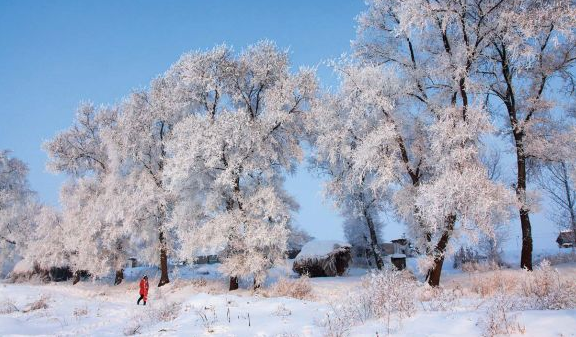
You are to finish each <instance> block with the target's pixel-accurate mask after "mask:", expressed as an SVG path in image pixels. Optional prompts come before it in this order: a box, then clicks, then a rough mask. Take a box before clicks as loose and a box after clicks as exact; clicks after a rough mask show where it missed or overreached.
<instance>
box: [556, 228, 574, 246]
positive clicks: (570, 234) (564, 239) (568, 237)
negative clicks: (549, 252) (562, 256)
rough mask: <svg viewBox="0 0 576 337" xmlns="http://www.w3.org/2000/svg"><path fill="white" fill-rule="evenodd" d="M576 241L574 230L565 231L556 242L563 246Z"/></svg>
mask: <svg viewBox="0 0 576 337" xmlns="http://www.w3.org/2000/svg"><path fill="white" fill-rule="evenodd" d="M575 240H576V235H574V231H573V230H563V231H561V232H560V234H558V238H557V239H556V242H558V243H559V244H562V243H568V242H574V241H575Z"/></svg>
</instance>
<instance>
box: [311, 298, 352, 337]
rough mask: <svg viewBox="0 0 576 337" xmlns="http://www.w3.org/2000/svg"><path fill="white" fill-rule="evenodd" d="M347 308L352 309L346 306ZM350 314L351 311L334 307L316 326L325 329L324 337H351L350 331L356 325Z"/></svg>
mask: <svg viewBox="0 0 576 337" xmlns="http://www.w3.org/2000/svg"><path fill="white" fill-rule="evenodd" d="M346 308H350V307H349V306H346ZM349 314H350V311H348V310H343V309H342V307H339V308H335V307H333V308H332V310H330V311H329V312H327V313H326V314H324V317H323V318H322V319H320V320H318V321H317V322H316V324H317V325H318V326H320V327H323V328H324V329H325V331H324V337H346V336H349V335H350V329H352V325H354V320H353V317H350V316H349Z"/></svg>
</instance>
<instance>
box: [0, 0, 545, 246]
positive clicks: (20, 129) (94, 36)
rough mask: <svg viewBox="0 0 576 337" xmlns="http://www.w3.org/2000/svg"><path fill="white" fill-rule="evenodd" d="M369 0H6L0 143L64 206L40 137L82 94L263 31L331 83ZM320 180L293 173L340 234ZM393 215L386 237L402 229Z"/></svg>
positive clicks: (110, 91) (540, 233) (47, 196)
mask: <svg viewBox="0 0 576 337" xmlns="http://www.w3.org/2000/svg"><path fill="white" fill-rule="evenodd" d="M363 8H364V3H363V1H362V0H314V1H309V0H308V1H306V0H296V1H295V0H291V1H263V0H259V1H237V0H236V1H235V0H213V1H207V0H206V1H172V0H167V1H140V0H139V1H135V0H115V1H59V0H55V1H27V0H0V117H1V119H0V149H10V150H12V151H13V155H15V156H17V157H19V158H21V159H22V160H24V161H25V162H26V163H28V165H29V166H30V182H31V185H32V188H33V189H35V190H37V191H38V192H39V195H40V198H41V199H42V200H43V201H45V202H47V203H49V204H52V205H57V204H58V191H59V188H60V184H61V183H62V182H63V180H64V177H63V176H55V175H53V174H51V173H48V172H47V171H46V169H45V168H44V165H45V162H46V155H45V153H44V152H43V151H42V150H41V144H42V142H43V141H45V140H47V139H50V138H52V137H53V136H54V135H55V134H56V133H57V132H58V131H60V130H63V129H66V128H68V127H69V126H70V125H71V123H72V120H73V117H74V112H75V108H76V107H77V105H78V103H79V102H80V101H83V100H90V101H93V102H95V103H96V104H100V103H104V104H106V103H115V102H118V101H119V100H120V99H121V98H122V97H123V96H124V95H126V94H127V93H129V92H130V90H132V89H134V88H141V87H144V86H146V85H147V84H148V82H149V81H150V79H152V78H153V77H155V76H156V75H157V74H159V73H161V72H163V71H165V70H166V69H167V68H168V67H169V66H170V64H172V63H173V62H175V61H176V60H177V59H178V57H179V56H180V55H181V54H182V53H184V52H186V51H189V50H196V49H208V48H211V47H213V46H214V45H216V44H221V43H227V44H229V45H232V46H234V47H235V48H236V49H237V50H239V49H242V47H244V46H246V45H248V44H251V43H255V42H257V41H258V40H261V39H270V40H274V41H275V42H276V43H277V44H278V45H279V46H280V47H282V48H290V52H291V54H290V55H291V59H292V63H293V65H294V67H298V66H301V65H312V66H316V65H319V68H318V69H319V70H318V74H319V77H320V78H321V80H322V82H323V85H325V86H333V85H335V79H334V77H333V76H332V75H331V71H330V70H329V69H327V68H326V67H324V66H322V65H321V62H322V61H323V60H327V59H330V58H335V57H338V56H340V55H341V54H342V53H344V52H348V51H349V48H350V40H351V39H353V38H354V35H355V21H354V18H355V16H356V15H358V14H359V13H360V12H361V11H362V10H363ZM320 185H321V181H320V180H318V179H317V178H315V177H314V176H312V175H311V174H309V173H308V172H307V171H306V169H305V168H302V169H301V170H300V171H299V172H298V173H297V174H296V175H295V176H294V177H290V178H289V179H288V181H287V188H288V190H289V191H290V192H291V193H293V194H294V195H295V197H296V198H297V200H298V201H299V203H300V204H301V210H300V213H299V215H298V222H299V223H300V225H301V226H302V227H303V228H305V229H307V230H308V231H309V232H310V233H311V234H312V235H314V236H316V237H319V238H335V239H340V238H342V229H341V221H342V220H341V218H340V217H339V216H338V215H337V214H336V212H335V211H334V210H332V209H331V207H330V206H328V205H327V204H326V203H323V202H322V198H321V195H320V192H321V186H320ZM533 219H534V220H533V222H534V223H535V230H534V235H535V243H536V246H539V245H544V246H546V247H548V246H549V244H548V243H549V242H550V240H551V236H553V234H552V233H553V232H554V231H555V228H551V227H550V226H552V225H551V224H550V223H549V221H547V220H546V218H545V217H544V216H543V215H542V214H540V215H537V216H536V217H533ZM389 222H390V225H389V226H387V227H386V228H385V233H384V237H385V238H386V239H392V238H395V237H397V236H398V235H400V234H401V233H402V228H401V226H399V225H397V224H394V223H393V221H392V220H390V221H389ZM516 222H517V221H515V222H514V223H513V224H512V226H513V228H516V227H519V226H518V224H517V223H516ZM516 235H517V233H516V232H514V234H513V236H512V239H511V241H510V248H514V246H516V244H515V237H516Z"/></svg>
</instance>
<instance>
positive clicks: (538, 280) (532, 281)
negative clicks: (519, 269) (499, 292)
mask: <svg viewBox="0 0 576 337" xmlns="http://www.w3.org/2000/svg"><path fill="white" fill-rule="evenodd" d="M525 274H526V275H524V277H523V279H524V282H522V293H523V295H524V296H526V297H527V298H529V299H530V305H531V306H532V308H533V309H538V310H560V309H568V308H573V307H576V284H574V282H571V281H563V280H561V278H560V273H559V272H558V270H556V269H555V268H552V267H551V266H550V262H548V261H546V260H544V261H542V263H540V265H539V266H538V267H537V268H536V269H535V270H534V271H532V272H528V271H527V272H525Z"/></svg>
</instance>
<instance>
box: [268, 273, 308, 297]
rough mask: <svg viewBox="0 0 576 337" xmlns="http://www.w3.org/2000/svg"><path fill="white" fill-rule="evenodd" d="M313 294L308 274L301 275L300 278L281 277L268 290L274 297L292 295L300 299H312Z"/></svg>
mask: <svg viewBox="0 0 576 337" xmlns="http://www.w3.org/2000/svg"><path fill="white" fill-rule="evenodd" d="M311 294H312V285H311V284H310V278H309V277H308V276H301V277H300V278H298V279H294V280H291V279H285V278H282V279H279V280H278V282H276V284H275V285H274V287H272V289H271V291H270V292H268V295H269V296H273V297H292V298H297V299H300V300H304V299H310V298H311Z"/></svg>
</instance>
